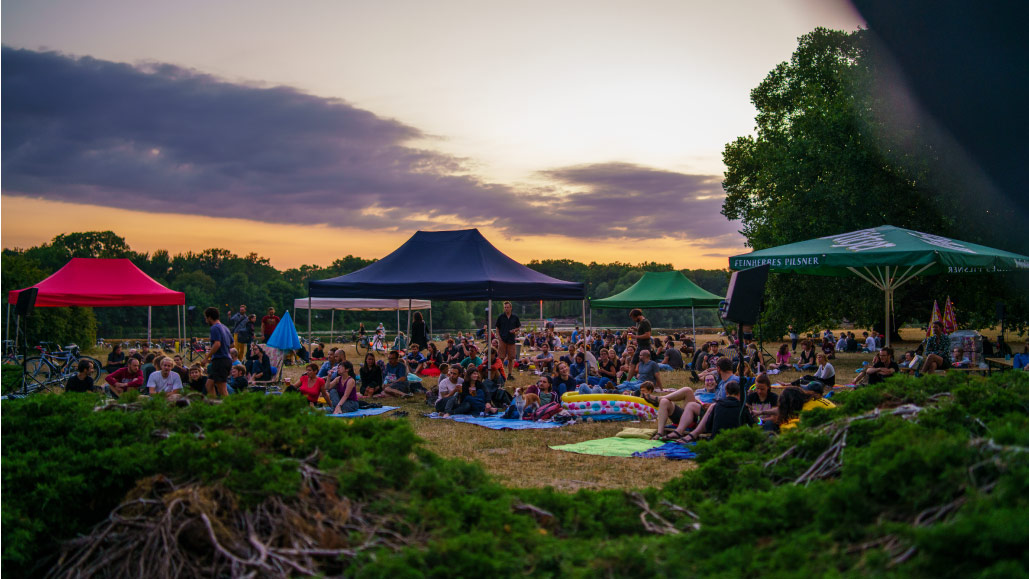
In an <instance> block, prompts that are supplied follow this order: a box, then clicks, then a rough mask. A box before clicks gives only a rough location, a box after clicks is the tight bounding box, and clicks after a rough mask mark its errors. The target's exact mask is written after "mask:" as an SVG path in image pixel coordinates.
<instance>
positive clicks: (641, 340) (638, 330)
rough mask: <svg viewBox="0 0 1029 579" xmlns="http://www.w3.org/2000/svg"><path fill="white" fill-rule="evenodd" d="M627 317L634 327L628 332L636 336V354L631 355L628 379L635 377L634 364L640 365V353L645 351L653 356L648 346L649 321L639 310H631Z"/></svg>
mask: <svg viewBox="0 0 1029 579" xmlns="http://www.w3.org/2000/svg"><path fill="white" fill-rule="evenodd" d="M629 317H630V318H631V319H632V321H633V322H636V325H635V326H634V327H632V328H630V331H631V332H632V333H633V334H634V335H635V336H636V353H635V354H633V355H632V366H633V368H632V371H631V372H630V376H629V377H630V378H632V377H633V376H635V375H636V364H639V363H640V352H642V351H643V350H647V351H648V352H651V356H653V350H652V347H651V345H650V330H651V328H650V320H648V319H647V318H645V317H643V310H641V309H639V308H633V309H632V311H630V312H629Z"/></svg>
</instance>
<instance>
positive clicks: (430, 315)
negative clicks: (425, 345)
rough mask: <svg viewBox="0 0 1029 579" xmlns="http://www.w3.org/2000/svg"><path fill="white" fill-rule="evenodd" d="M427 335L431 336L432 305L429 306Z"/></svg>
mask: <svg viewBox="0 0 1029 579" xmlns="http://www.w3.org/2000/svg"><path fill="white" fill-rule="evenodd" d="M429 336H430V341H431V337H432V306H429Z"/></svg>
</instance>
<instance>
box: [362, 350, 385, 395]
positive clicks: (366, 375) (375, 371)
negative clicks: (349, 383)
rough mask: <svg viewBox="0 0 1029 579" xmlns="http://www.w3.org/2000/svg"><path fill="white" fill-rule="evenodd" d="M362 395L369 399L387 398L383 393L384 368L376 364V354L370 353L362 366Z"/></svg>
mask: <svg viewBox="0 0 1029 579" xmlns="http://www.w3.org/2000/svg"><path fill="white" fill-rule="evenodd" d="M361 395H362V396H364V397H366V398H369V397H372V396H375V397H377V398H379V397H382V396H385V395H386V394H385V393H383V391H382V368H380V367H379V365H378V364H376V363H375V354H372V353H371V352H368V353H367V354H366V355H365V357H364V364H362V365H361Z"/></svg>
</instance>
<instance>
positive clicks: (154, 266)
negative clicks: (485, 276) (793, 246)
mask: <svg viewBox="0 0 1029 579" xmlns="http://www.w3.org/2000/svg"><path fill="white" fill-rule="evenodd" d="M73 257H87V258H127V259H129V260H131V261H132V263H134V264H135V265H136V266H137V267H139V268H140V270H142V271H143V272H144V273H146V274H147V275H149V276H150V277H152V278H153V279H154V280H156V281H157V282H159V283H161V284H163V285H165V286H167V287H168V288H171V289H173V290H176V291H181V292H184V293H185V294H186V304H187V306H195V307H196V310H195V311H194V312H193V313H192V314H191V315H190V318H191V319H190V320H189V321H190V323H189V327H188V328H187V329H188V330H189V332H188V333H189V334H190V335H206V333H207V332H206V327H205V326H204V324H203V315H202V310H203V309H204V308H206V307H209V306H215V307H217V308H219V309H220V310H221V311H222V312H228V311H229V310H232V311H235V310H237V309H238V307H239V305H240V304H246V305H247V308H248V310H249V312H250V313H256V314H257V316H258V318H260V317H261V316H263V315H264V313H265V311H266V310H267V308H268V307H274V308H275V309H276V311H277V312H278V313H279V315H281V314H282V312H284V311H287V310H288V311H290V314H291V315H292V316H293V317H294V319H295V321H296V323H297V327H298V329H300V330H301V331H302V330H303V329H305V328H306V326H307V315H306V312H305V311H300V312H296V311H294V310H293V300H294V299H296V298H302V297H305V296H307V282H308V281H310V280H320V279H327V278H331V277H336V276H340V275H345V274H348V273H351V272H354V271H357V270H359V269H361V268H363V267H365V266H367V265H369V264H370V263H372V262H373V261H374V260H372V259H364V258H361V257H355V256H352V255H348V256H346V257H342V258H339V259H336V260H335V261H333V262H332V263H331V264H330V265H328V266H318V265H302V266H300V267H295V268H290V269H286V270H284V271H280V270H278V269H276V268H275V267H274V266H272V265H271V263H270V262H269V261H268V259H267V258H264V257H261V256H259V255H258V254H256V253H250V254H248V255H245V256H240V255H236V254H235V253H233V252H231V251H229V250H226V249H205V250H203V251H200V252H192V251H188V252H185V253H180V254H177V255H174V256H173V255H171V254H170V253H169V252H168V251H166V250H157V251H155V252H153V253H146V252H137V251H134V250H133V249H132V248H131V247H130V246H129V244H128V243H127V242H126V241H125V239H124V238H122V237H121V236H119V235H117V234H116V233H115V232H112V231H88V232H78V233H67V234H61V235H58V236H56V237H54V238H53V239H52V240H51V241H50V242H48V243H44V244H41V245H38V246H34V247H30V248H27V249H5V250H4V251H3V260H2V264H0V265H2V289H3V292H4V294H5V295H6V293H7V292H9V291H11V290H15V289H21V288H24V287H28V286H31V285H33V284H35V283H38V282H39V281H42V280H43V279H45V278H46V277H48V276H49V275H51V274H53V273H54V272H56V271H57V270H58V269H60V268H61V267H63V266H64V265H65V264H67V263H68V261H69V260H70V259H71V258H73ZM527 265H528V267H530V268H532V269H534V270H536V271H539V272H541V273H545V274H547V275H550V276H553V277H556V278H558V279H563V280H567V281H577V282H582V283H584V284H585V285H586V288H587V292H588V294H589V296H590V297H593V298H598V297H608V296H610V295H614V294H616V293H618V292H620V291H622V290H625V289H626V288H628V287H629V286H631V285H632V284H634V283H636V282H637V281H638V280H639V278H640V277H641V276H642V274H643V272H647V271H671V270H673V269H674V268H673V267H672V265H671V264H667V263H664V264H662V263H655V262H648V263H641V264H627V263H607V264H598V263H590V264H585V263H581V262H577V261H572V260H567V259H561V260H543V261H532V262H530V263H528V264H527ZM681 271H683V273H684V274H685V275H686V276H687V277H689V278H690V279H692V280H693V281H694V282H695V283H697V284H698V285H699V286H700V287H702V288H704V289H706V290H708V291H710V292H712V293H715V294H718V295H725V291H726V288H727V286H728V273H727V272H726V271H725V270H681ZM514 306H515V312H516V313H517V314H519V315H520V316H522V317H523V319H524V320H525V322H524V323H525V325H527V326H528V325H531V324H532V323H533V320H535V319H538V318H539V315H540V303H539V302H538V301H531V302H515V304H514ZM486 308H487V304H486V302H474V301H473V302H444V301H438V300H437V301H435V302H433V306H432V312H431V317H432V323H433V327H434V329H451V330H453V329H460V330H470V329H473V328H477V327H481V326H482V325H483V324H485V323H486ZM499 311H500V304H496V303H495V304H494V315H497V314H499ZM649 315H650V318H651V320H652V322H653V323H654V325H655V326H656V327H686V326H688V325H689V324H690V318H689V315H690V312H689V311H688V310H655V311H653V312H650V313H649ZM3 316H4V321H3V323H4V324H5V325H6V324H7V323H8V312H7V310H6V309H4V311H3ZM152 316H153V335H154V336H155V337H175V336H177V332H176V322H175V308H174V307H154V308H152ZM426 316H427V317H428V312H426ZM581 316H582V308H581V304H580V303H579V302H543V317H544V318H547V319H550V318H555V317H561V318H581ZM396 320H397V316H396V313H394V312H345V313H343V314H342V315H341V314H340V313H336V314H335V317H334V319H332V320H330V313H329V312H327V311H315V312H314V313H313V319H312V327H313V328H314V330H315V331H316V332H318V333H326V332H328V330H329V329H330V326H332V327H333V329H334V330H335V332H336V333H337V334H341V333H345V332H350V331H351V330H354V329H356V328H357V327H358V324H359V323H364V324H365V325H366V327H368V328H369V329H371V328H372V327H374V326H376V325H377V324H379V323H380V322H381V323H383V324H384V325H385V326H386V327H387V329H388V330H389V331H390V333H392V332H394V331H395V328H396V323H397V322H396ZM400 320H401V329H404V328H406V325H407V323H406V322H407V318H406V313H401V317H400ZM146 321H147V308H145V307H111V308H77V307H76V308H37V309H36V310H35V312H34V313H33V317H32V319H31V323H30V325H29V340H30V344H35V343H36V342H37V341H39V340H48V341H52V342H55V343H59V344H66V343H69V342H74V343H77V344H79V345H80V346H81V345H91V344H93V343H95V341H96V339H97V338H98V337H99V338H107V339H140V338H144V337H145V335H146V334H145V332H146ZM592 322H593V324H594V325H609V326H616V327H623V326H627V325H629V320H628V318H627V317H626V312H623V311H621V310H596V311H594V312H592ZM697 322H698V324H701V325H715V324H717V318H716V317H715V313H714V312H713V311H712V310H698V311H697ZM11 323H12V325H13V323H14V321H13V320H12V321H11Z"/></svg>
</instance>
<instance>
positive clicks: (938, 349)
mask: <svg viewBox="0 0 1029 579" xmlns="http://www.w3.org/2000/svg"><path fill="white" fill-rule="evenodd" d="M924 346H925V349H924V350H923V351H924V353H925V363H924V364H922V370H921V371H920V374H931V373H933V372H935V371H937V370H946V369H948V368H950V364H951V359H950V336H948V335H947V334H944V333H943V322H940V321H935V322H933V335H931V336H929V337H928V338H926V339H925V342H924ZM915 375H916V376H917V375H919V373H916V374H915Z"/></svg>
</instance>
